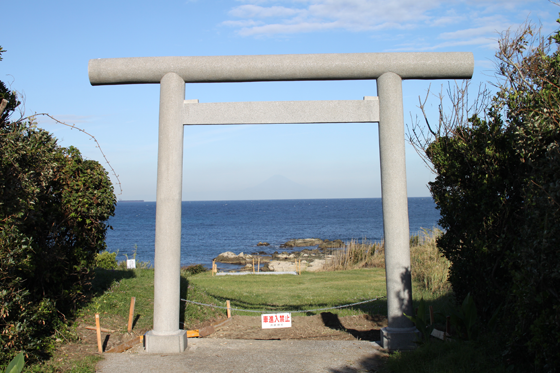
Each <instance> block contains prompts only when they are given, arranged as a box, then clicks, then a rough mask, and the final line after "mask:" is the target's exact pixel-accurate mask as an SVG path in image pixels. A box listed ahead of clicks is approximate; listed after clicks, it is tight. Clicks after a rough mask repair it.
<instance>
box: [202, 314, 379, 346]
mask: <svg viewBox="0 0 560 373" xmlns="http://www.w3.org/2000/svg"><path fill="white" fill-rule="evenodd" d="M203 326H205V325H202V324H201V325H199V326H198V328H202V327H203ZM385 326H387V317H385V316H381V315H374V316H371V315H354V316H342V317H339V316H338V315H336V314H333V313H331V312H324V313H321V314H319V315H315V316H295V317H293V318H292V327H291V328H280V329H262V328H261V318H260V316H238V315H235V316H233V317H232V321H231V322H228V323H226V324H224V325H223V326H221V327H218V328H216V329H217V330H216V331H215V333H213V334H211V335H209V336H207V337H206V338H220V339H222V338H223V339H254V340H279V339H281V340H286V339H300V340H340V341H351V340H364V341H379V340H381V337H380V330H381V328H383V327H385Z"/></svg>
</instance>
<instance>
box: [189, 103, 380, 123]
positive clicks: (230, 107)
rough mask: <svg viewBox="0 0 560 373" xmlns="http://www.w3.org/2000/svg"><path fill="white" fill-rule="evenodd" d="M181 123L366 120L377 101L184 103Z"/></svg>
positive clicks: (374, 118)
mask: <svg viewBox="0 0 560 373" xmlns="http://www.w3.org/2000/svg"><path fill="white" fill-rule="evenodd" d="M183 115H184V116H183V123H184V124H196V125H199V124H273V123H368V122H378V121H379V101H378V100H377V97H375V99H368V100H362V101H359V100H344V101H328V100H325V101H263V102H212V103H201V104H198V103H190V102H189V103H185V105H184V114H183Z"/></svg>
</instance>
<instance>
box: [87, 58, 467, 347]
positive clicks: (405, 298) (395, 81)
mask: <svg viewBox="0 0 560 373" xmlns="http://www.w3.org/2000/svg"><path fill="white" fill-rule="evenodd" d="M473 69H474V57H473V55H472V53H351V54H302V55H262V56H212V57H142V58H111V59H95V60H90V61H89V79H90V83H91V84H92V85H110V84H150V83H151V84H160V111H159V142H158V169H157V196H156V239H155V258H154V267H155V269H154V270H155V273H154V328H153V330H151V331H149V332H148V333H147V334H146V337H145V343H146V350H147V352H149V353H178V352H182V351H184V350H185V348H186V347H187V337H186V332H185V331H184V330H181V329H179V309H180V303H179V302H180V292H179V291H180V263H181V200H182V198H181V191H182V179H183V125H201V124H273V123H359V122H361V123H364V122H378V123H379V149H380V158H381V189H382V198H383V202H382V206H383V232H384V240H385V268H386V281H387V315H388V319H389V320H388V327H386V328H383V330H382V340H383V341H382V342H383V346H384V347H385V348H388V349H390V350H397V349H399V350H400V349H409V348H412V346H413V341H414V339H415V337H416V333H417V330H416V328H415V327H414V325H413V324H412V322H411V321H410V320H408V319H407V318H406V317H404V316H403V313H407V314H412V312H413V310H412V286H411V276H410V247H409V225H408V200H407V191H406V168H405V140H404V113H403V98H402V97H403V96H402V80H403V79H470V78H471V77H472V74H473ZM358 79H371V80H374V79H375V80H377V93H378V97H364V100H355V101H277V102H230V103H198V100H187V101H185V83H218V82H257V81H303V80H358Z"/></svg>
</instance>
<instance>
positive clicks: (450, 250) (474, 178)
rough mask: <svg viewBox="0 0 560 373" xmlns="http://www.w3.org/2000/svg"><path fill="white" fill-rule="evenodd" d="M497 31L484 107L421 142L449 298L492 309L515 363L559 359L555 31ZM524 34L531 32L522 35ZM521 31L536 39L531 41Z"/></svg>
mask: <svg viewBox="0 0 560 373" xmlns="http://www.w3.org/2000/svg"><path fill="white" fill-rule="evenodd" d="M534 35H535V33H534V32H533V31H532V30H530V28H529V29H526V30H525V31H524V32H521V33H520V34H518V35H516V36H515V37H513V38H509V39H505V40H504V39H502V40H501V42H500V51H499V53H498V60H499V66H498V72H499V74H500V76H501V78H502V80H501V81H500V84H499V86H500V90H499V92H498V93H497V95H496V96H495V97H494V99H493V101H492V103H491V105H490V107H488V108H487V112H486V117H485V118H484V120H483V119H480V118H478V117H477V116H474V117H471V118H470V121H469V123H467V124H462V125H458V126H456V127H454V128H452V130H451V131H449V133H448V134H447V135H445V136H439V137H437V138H436V139H435V141H433V142H432V143H431V144H430V145H429V147H428V148H427V152H426V154H427V155H428V157H429V159H430V160H431V161H432V163H433V165H434V168H435V170H436V172H437V177H436V179H435V181H434V182H432V183H430V190H431V192H432V195H433V197H434V199H435V201H436V203H437V206H438V208H439V210H440V213H441V220H440V225H441V227H442V228H443V229H444V230H445V234H443V235H442V236H441V237H440V239H439V241H438V245H439V247H440V249H441V250H442V252H443V253H444V255H445V256H446V257H447V258H448V259H449V260H450V261H451V262H452V266H451V268H450V278H449V279H450V282H451V284H452V286H453V290H454V292H455V293H456V295H457V299H459V300H462V299H464V297H465V296H466V295H467V294H468V293H471V295H473V296H474V299H475V300H476V303H477V307H478V309H479V314H480V315H481V316H482V320H483V321H484V320H485V321H488V320H489V319H490V318H491V317H492V315H493V314H495V313H497V314H498V317H499V320H500V324H499V325H500V326H499V328H498V332H499V333H500V337H501V338H502V339H503V341H504V343H505V345H504V356H505V358H506V359H507V360H508V361H509V362H510V363H512V364H513V365H515V366H516V367H517V368H518V369H519V370H520V371H543V372H552V371H557V370H558V369H560V349H558V346H560V265H559V264H560V250H559V249H560V54H559V53H558V48H549V47H556V46H557V45H558V43H559V42H560V32H557V33H556V34H555V35H553V36H552V37H551V38H550V39H548V40H547V39H540V40H539V39H538V38H537V39H534V38H533V37H534ZM531 38H533V39H531ZM531 40H533V41H537V43H536V44H531V42H530V41H531Z"/></svg>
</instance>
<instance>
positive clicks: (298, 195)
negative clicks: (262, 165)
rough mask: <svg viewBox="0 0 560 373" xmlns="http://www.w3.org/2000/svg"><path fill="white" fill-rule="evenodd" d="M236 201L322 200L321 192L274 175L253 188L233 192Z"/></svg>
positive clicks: (322, 193) (322, 194)
mask: <svg viewBox="0 0 560 373" xmlns="http://www.w3.org/2000/svg"><path fill="white" fill-rule="evenodd" d="M232 194H234V195H235V198H236V199H247V200H251V199H305V198H324V194H325V193H324V192H323V191H322V190H317V189H314V188H313V189H312V188H309V187H306V186H305V185H301V184H298V183H296V182H294V181H292V180H290V179H288V178H287V177H285V176H282V175H274V176H272V177H270V178H269V179H267V180H265V181H263V182H262V183H259V184H257V185H255V186H253V187H249V188H245V189H242V190H239V191H237V192H233V193H232Z"/></svg>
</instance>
